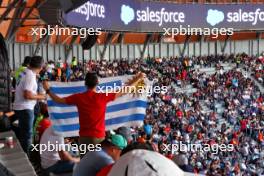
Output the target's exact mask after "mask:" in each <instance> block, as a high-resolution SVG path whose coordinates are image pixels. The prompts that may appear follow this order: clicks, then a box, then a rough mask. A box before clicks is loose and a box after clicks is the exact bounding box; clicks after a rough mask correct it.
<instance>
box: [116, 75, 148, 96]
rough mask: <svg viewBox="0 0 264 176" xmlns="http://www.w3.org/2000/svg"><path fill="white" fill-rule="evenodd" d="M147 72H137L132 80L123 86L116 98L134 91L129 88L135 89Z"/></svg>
mask: <svg viewBox="0 0 264 176" xmlns="http://www.w3.org/2000/svg"><path fill="white" fill-rule="evenodd" d="M144 77H145V74H144V73H142V72H139V73H138V74H136V75H135V76H134V77H133V78H132V80H131V81H129V83H128V84H127V85H125V86H123V87H122V88H121V91H119V92H118V93H117V94H116V95H115V98H118V97H121V96H123V95H125V94H128V93H132V92H129V91H127V90H133V88H134V87H136V86H137V85H138V84H139V83H140V82H141V81H143V80H144Z"/></svg>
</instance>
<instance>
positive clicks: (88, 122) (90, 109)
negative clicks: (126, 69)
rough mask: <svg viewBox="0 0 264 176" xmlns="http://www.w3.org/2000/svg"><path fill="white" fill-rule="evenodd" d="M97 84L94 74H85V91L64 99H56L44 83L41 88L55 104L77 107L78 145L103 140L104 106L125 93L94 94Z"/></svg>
mask: <svg viewBox="0 0 264 176" xmlns="http://www.w3.org/2000/svg"><path fill="white" fill-rule="evenodd" d="M143 77H144V74H142V73H140V74H138V75H136V76H135V77H134V79H133V80H132V81H131V83H130V84H129V85H128V86H135V85H137V84H138V83H139V82H140V81H141V80H142V79H143ZM98 83H99V82H98V78H97V76H96V74H94V73H87V74H86V77H85V86H86V87H87V91H86V92H83V93H78V94H73V95H70V96H68V97H65V98H61V97H58V96H57V95H56V94H54V93H52V92H51V91H50V89H49V85H48V83H47V82H45V83H44V86H43V87H44V89H45V90H46V92H47V94H48V95H49V96H50V97H51V98H52V99H53V100H54V101H55V102H57V103H62V104H68V105H76V106H77V109H78V112H79V121H80V139H79V140H80V144H85V145H89V144H98V143H100V142H102V141H103V140H104V137H105V111H106V105H107V103H109V102H110V101H113V100H115V99H116V98H118V97H120V96H122V95H123V94H125V93H127V92H124V91H120V92H118V93H114V92H112V93H110V92H107V93H98V92H96V87H97V85H98ZM122 90H125V89H122Z"/></svg>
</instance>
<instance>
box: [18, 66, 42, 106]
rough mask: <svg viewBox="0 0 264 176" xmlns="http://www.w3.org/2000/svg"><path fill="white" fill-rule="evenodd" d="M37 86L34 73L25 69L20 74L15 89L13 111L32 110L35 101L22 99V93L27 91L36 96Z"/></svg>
mask: <svg viewBox="0 0 264 176" xmlns="http://www.w3.org/2000/svg"><path fill="white" fill-rule="evenodd" d="M37 89H38V84H37V78H36V73H34V72H33V71H32V70H30V69H28V68H27V69H26V70H25V71H24V72H23V73H21V79H20V81H19V83H18V85H17V87H16V94H15V102H14V110H25V109H30V110H33V109H34V106H35V105H36V100H28V99H25V98H24V91H25V90H28V91H30V92H32V93H33V94H37Z"/></svg>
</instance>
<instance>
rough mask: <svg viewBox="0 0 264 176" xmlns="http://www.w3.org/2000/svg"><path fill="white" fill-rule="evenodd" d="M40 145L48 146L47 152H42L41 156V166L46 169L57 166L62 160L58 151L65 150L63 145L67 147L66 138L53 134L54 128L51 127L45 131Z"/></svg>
mask: <svg viewBox="0 0 264 176" xmlns="http://www.w3.org/2000/svg"><path fill="white" fill-rule="evenodd" d="M40 145H43V146H44V145H46V147H47V150H45V151H42V153H41V154H40V157H41V166H42V167H43V168H44V169H46V168H48V167H50V166H52V165H54V164H56V163H57V162H58V161H59V160H61V159H60V156H59V151H58V150H59V148H63V145H65V143H64V138H63V137H62V136H58V135H56V134H55V133H54V132H53V129H52V127H49V128H47V129H46V130H45V131H44V133H43V135H42V137H41V140H40ZM49 146H50V147H49ZM42 148H44V147H42ZM48 148H49V149H48Z"/></svg>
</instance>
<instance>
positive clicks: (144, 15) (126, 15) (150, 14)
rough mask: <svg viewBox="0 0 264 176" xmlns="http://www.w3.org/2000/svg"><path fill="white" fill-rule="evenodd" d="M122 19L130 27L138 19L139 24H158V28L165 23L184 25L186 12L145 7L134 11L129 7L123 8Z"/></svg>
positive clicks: (123, 6) (124, 6)
mask: <svg viewBox="0 0 264 176" xmlns="http://www.w3.org/2000/svg"><path fill="white" fill-rule="evenodd" d="M120 18H121V20H122V21H123V23H124V24H125V25H128V24H129V23H130V22H131V21H133V20H134V19H136V21H137V22H147V23H156V24H157V25H158V26H162V25H163V24H165V23H172V24H174V25H175V23H184V21H185V14H184V12H175V11H166V9H165V8H160V9H155V10H153V9H151V8H150V7H148V6H147V7H145V8H142V9H138V10H134V9H133V8H131V7H130V6H128V5H124V4H123V5H122V6H121V14H120Z"/></svg>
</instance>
